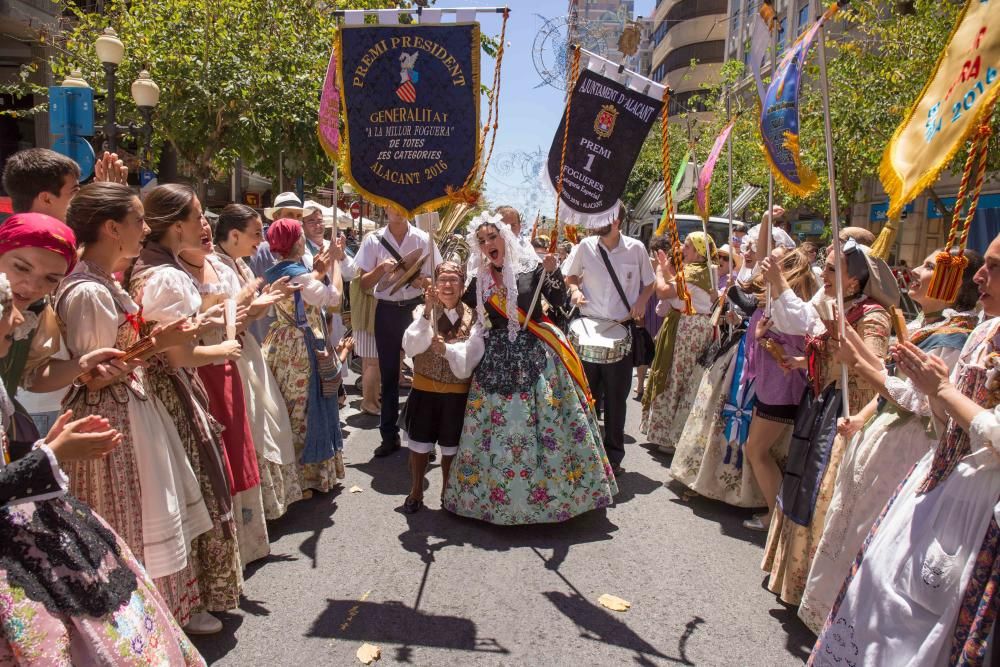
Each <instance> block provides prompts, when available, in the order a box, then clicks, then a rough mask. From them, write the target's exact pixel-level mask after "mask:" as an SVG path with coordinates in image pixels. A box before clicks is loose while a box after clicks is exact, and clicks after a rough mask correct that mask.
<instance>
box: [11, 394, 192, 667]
mask: <svg viewBox="0 0 1000 667" xmlns="http://www.w3.org/2000/svg"><path fill="white" fill-rule="evenodd" d="M13 410H14V406H13V404H12V402H11V401H10V399H9V398H8V397H7V393H6V391H4V390H3V389H2V388H0V420H2V423H3V426H4V427H5V428H6V426H7V422H8V420H9V419H10V416H11V414H12V413H13ZM0 446H2V450H3V458H2V459H0V466H2V467H0V503H2V505H0V627H2V628H3V635H2V639H0V664H4V665H11V664H17V665H30V666H33V667H52V666H53V665H65V666H67V667H68V666H69V665H107V664H114V665H134V666H135V667H144V666H145V665H204V664H205V661H204V660H202V658H201V656H200V655H198V651H197V650H196V649H195V648H194V647H193V646H192V645H191V643H190V642H189V641H188V639H187V637H186V636H185V635H184V633H183V632H182V631H181V629H180V627H178V625H177V622H176V621H175V620H174V618H173V617H172V615H171V613H170V609H169V607H168V606H167V604H166V603H165V602H164V601H163V598H161V597H160V594H159V593H158V592H157V590H156V587H155V586H154V585H153V582H152V581H151V580H150V578H149V576H148V575H147V574H146V572H145V570H143V568H142V565H140V564H139V563H138V562H137V561H136V559H135V557H134V556H133V555H132V552H131V550H129V548H128V545H126V544H125V543H124V542H123V541H122V540H121V538H119V537H118V536H117V535H116V534H115V532H114V531H113V530H112V529H111V527H110V526H108V524H107V523H105V522H104V520H103V519H101V518H100V517H99V516H97V515H96V514H94V512H93V511H92V510H91V509H90V508H89V507H87V506H86V505H85V504H83V503H82V502H80V501H79V500H77V499H75V498H74V497H72V496H71V495H68V494H67V493H66V490H67V486H68V480H67V479H66V475H65V474H64V473H63V472H62V470H60V469H59V464H58V463H57V462H56V459H55V457H54V456H53V455H52V452H51V450H49V449H48V447H46V446H44V445H39V446H38V447H37V448H36V449H34V450H33V451H31V452H30V453H29V454H27V455H26V456H24V457H22V458H20V459H18V460H17V461H15V462H14V463H10V464H7V463H6V461H8V460H9V452H8V448H7V438H6V436H4V435H2V434H0ZM122 446H126V445H122Z"/></svg>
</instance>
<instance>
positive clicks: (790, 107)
mask: <svg viewBox="0 0 1000 667" xmlns="http://www.w3.org/2000/svg"><path fill="white" fill-rule="evenodd" d="M835 11H836V5H833V6H832V7H831V8H830V9H829V10H827V12H826V13H824V14H823V16H821V17H820V18H819V19H818V20H817V21H816V22H815V23H813V25H811V26H810V27H809V29H808V30H806V31H805V32H804V33H803V34H802V36H801V37H799V38H798V40H797V41H796V42H795V44H793V45H792V46H791V48H790V49H788V51H787V52H785V55H784V56H783V57H782V58H781V62H779V63H778V67H777V68H776V70H775V75H774V78H773V79H772V80H771V85H770V86H768V88H767V93H766V94H765V95H764V104H763V105H762V108H761V114H760V135H761V138H762V139H763V140H764V155H765V157H766V158H767V162H768V165H769V166H770V167H771V171H772V172H773V173H774V177H775V178H776V179H777V180H778V183H779V184H780V185H781V186H782V187H783V188H784V189H785V190H787V191H788V192H789V193H790V194H793V195H797V196H799V197H805V196H806V195H808V194H810V193H812V192H813V191H814V190H815V189H816V188H817V187H818V185H819V182H818V180H817V178H816V174H815V173H813V171H812V170H811V169H810V168H809V167H808V166H806V165H805V164H804V163H803V162H802V157H801V151H800V149H799V86H800V84H801V77H802V68H803V66H804V65H805V61H806V56H807V55H808V54H809V47H811V46H812V43H813V40H814V39H815V37H816V34H817V33H818V32H819V30H820V28H821V27H822V25H823V23H824V22H825V21H826V20H827V19H828V18H829V17H830V16H831V15H832V14H833V12H835Z"/></svg>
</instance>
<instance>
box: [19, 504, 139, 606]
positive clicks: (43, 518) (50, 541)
mask: <svg viewBox="0 0 1000 667" xmlns="http://www.w3.org/2000/svg"><path fill="white" fill-rule="evenodd" d="M0 568H2V569H3V570H4V571H5V572H6V574H7V581H8V582H9V583H10V585H11V586H16V587H17V588H20V589H22V590H23V591H24V592H25V594H26V595H27V596H28V597H29V598H31V599H32V600H35V601H36V602H39V603H41V604H42V605H44V606H45V608H46V609H47V610H48V611H50V612H52V613H54V614H68V615H71V616H81V615H88V616H93V617H97V618H100V617H103V616H106V615H107V614H109V613H111V612H113V611H115V610H117V609H119V608H120V607H121V606H122V605H123V604H125V603H126V602H128V600H129V598H130V597H131V596H132V592H133V591H135V589H136V586H137V581H136V576H135V573H134V572H133V571H132V569H131V568H130V567H129V566H128V564H127V563H126V562H125V560H124V559H123V558H122V554H121V551H120V549H119V547H118V540H117V538H116V536H115V534H114V533H113V532H112V531H111V530H109V529H108V528H107V527H106V526H105V525H104V524H102V523H101V521H100V520H99V519H98V518H97V517H96V516H95V515H94V513H93V512H92V511H91V510H90V509H89V508H88V507H87V506H85V505H84V504H83V503H81V502H79V501H78V500H76V499H74V498H72V497H68V498H65V499H58V500H48V501H43V502H36V503H24V504H21V505H15V506H13V507H8V508H4V509H3V510H2V516H0Z"/></svg>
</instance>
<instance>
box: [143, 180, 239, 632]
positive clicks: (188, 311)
mask: <svg viewBox="0 0 1000 667" xmlns="http://www.w3.org/2000/svg"><path fill="white" fill-rule="evenodd" d="M142 203H143V207H144V208H145V211H146V224H147V225H149V228H150V233H149V234H148V235H147V237H146V241H145V243H144V246H143V249H142V252H141V253H139V259H138V261H137V262H136V264H135V266H134V267H133V270H132V272H131V275H130V278H129V280H128V284H129V288H130V291H131V293H132V295H133V298H134V299H135V300H136V302H137V303H138V304H139V305H140V306H141V307H142V309H143V316H144V318H145V323H144V324H143V328H144V333H146V332H148V331H149V330H150V329H151V328H152V327H153V326H155V325H156V324H157V323H160V322H162V323H164V324H166V323H169V322H173V321H175V320H177V319H180V318H187V317H196V319H197V321H198V322H199V323H200V324H199V327H200V328H201V327H205V328H204V329H202V331H200V332H199V333H200V334H201V333H202V332H203V331H206V330H207V329H208V328H209V327H210V326H211V319H212V316H214V317H218V318H221V311H222V308H221V307H218V306H217V307H216V308H215V310H214V311H213V312H212V313H204V314H199V313H200V310H201V305H202V301H201V294H200V293H199V291H198V283H197V282H196V281H195V279H194V277H192V275H191V274H190V273H189V272H188V271H187V269H185V268H184V267H183V266H182V265H181V264H180V260H178V258H177V255H178V253H180V251H181V250H183V249H185V248H200V247H201V246H202V244H203V240H204V235H205V231H204V227H203V220H204V216H203V215H202V210H201V203H200V202H199V201H198V197H197V196H196V195H195V193H194V190H192V189H191V188H190V187H187V186H185V185H178V184H168V185H160V186H157V187H156V188H154V189H153V190H152V191H151V192H150V193H149V194H147V195H146V197H145V199H144V200H143V202H142ZM218 326H222V325H221V324H219V325H218ZM218 326H217V327H216V328H218ZM196 343H197V341H196V342H192V343H191V344H189V345H186V346H177V347H174V348H170V349H168V350H166V351H164V352H163V353H161V354H158V355H156V356H154V357H153V358H152V359H151V360H150V364H149V367H148V368H147V369H146V378H147V383H148V386H149V390H150V392H151V393H153V394H155V395H156V396H157V397H158V398H159V399H160V400H161V401H162V402H163V404H164V405H165V406H166V407H167V411H168V412H169V413H170V414H171V415H173V416H174V425H175V426H176V427H177V432H178V433H179V434H180V436H181V442H183V443H184V450H185V452H186V453H187V456H188V460H189V461H190V462H191V468H192V469H193V470H194V472H195V474H196V475H197V476H198V483H199V485H200V486H201V492H202V496H203V497H204V498H205V504H206V505H207V506H208V512H209V515H210V516H211V517H212V529H211V530H209V531H208V532H206V533H203V534H202V535H199V536H198V537H196V538H195V540H194V542H193V544H192V551H193V556H194V561H195V571H196V572H197V574H198V588H199V590H200V593H201V605H200V606H199V608H198V610H197V612H196V613H193V614H192V616H191V622H190V623H189V624H188V625H187V626H185V629H186V631H187V632H189V633H195V634H207V633H212V632H218V631H220V630H221V629H222V622H221V621H219V620H218V619H217V618H215V617H213V616H212V614H211V613H210V612H212V611H227V610H229V609H234V608H236V607H237V606H238V605H239V601H240V593H241V592H242V590H243V566H242V563H241V562H240V552H239V544H238V542H237V539H236V525H235V521H234V517H233V496H232V491H231V489H232V471H231V469H230V467H229V460H228V458H227V456H226V451H225V448H224V445H223V441H222V440H221V438H220V437H219V435H220V433H219V424H218V422H216V421H215V419H213V418H212V417H211V415H210V414H209V412H208V406H209V399H208V394H207V392H206V391H205V387H204V385H203V384H202V382H201V379H200V378H199V377H198V373H197V372H196V369H197V367H198V366H203V365H206V364H214V363H216V362H226V361H231V360H233V359H235V358H238V357H239V355H240V344H239V342H238V341H224V342H222V343H219V344H216V345H199V344H196ZM251 455H252V454H251Z"/></svg>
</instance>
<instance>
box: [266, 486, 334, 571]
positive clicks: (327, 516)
mask: <svg viewBox="0 0 1000 667" xmlns="http://www.w3.org/2000/svg"><path fill="white" fill-rule="evenodd" d="M343 490H344V488H343V486H342V485H341V486H335V487H334V488H332V489H330V491H328V492H327V493H319V492H318V491H313V497H312V498H309V499H308V500H300V501H299V502H297V503H293V504H292V505H291V507H290V508H289V511H288V513H287V514H285V516H283V517H281V518H280V519H275V520H274V521H269V522H268V524H267V533H268V539H269V540H270V541H271V542H272V543H273V542H276V541H278V540H280V539H281V538H283V537H285V536H286V535H296V534H299V533H310V535H309V536H308V537H306V538H305V539H304V540H303V541H302V543H301V544H300V545H299V552H300V553H301V554H302V555H304V556H306V557H307V558H309V559H311V560H312V567H313V569H316V567H317V565H318V563H317V561H316V546H317V544H319V538H320V537H321V536H322V535H323V531H324V530H326V529H327V528H330V527H332V526H333V513H334V512H336V511H337V497H338V496H339V495H340V494H341V493H342V492H343ZM289 559H294V557H292V556H287V555H282V554H271V555H270V556H268V557H267V558H263V559H261V560H260V561H259V562H260V563H261V565H264V564H266V563H268V562H274V560H289ZM261 565H257V564H256V563H251V564H250V567H254V566H256V567H255V569H254V570H253V572H256V571H257V570H258V569H260V567H261ZM248 576H252V573H251V574H250V575H248Z"/></svg>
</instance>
